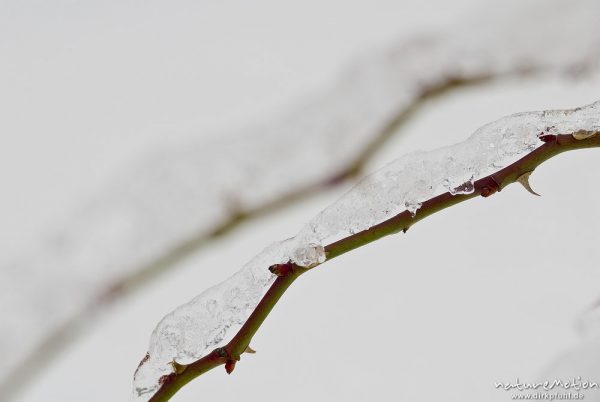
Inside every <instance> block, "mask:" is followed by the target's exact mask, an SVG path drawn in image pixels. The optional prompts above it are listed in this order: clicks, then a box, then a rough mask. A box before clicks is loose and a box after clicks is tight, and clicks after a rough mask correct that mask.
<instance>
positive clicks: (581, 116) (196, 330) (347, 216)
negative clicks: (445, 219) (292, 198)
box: [132, 101, 600, 401]
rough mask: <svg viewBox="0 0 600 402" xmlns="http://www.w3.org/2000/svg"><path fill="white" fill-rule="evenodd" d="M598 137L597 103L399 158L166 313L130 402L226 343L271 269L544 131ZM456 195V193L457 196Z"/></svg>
mask: <svg viewBox="0 0 600 402" xmlns="http://www.w3.org/2000/svg"><path fill="white" fill-rule="evenodd" d="M581 130H585V131H588V132H600V101H599V102H596V103H594V104H591V105H588V106H585V107H582V108H577V109H573V110H553V111H542V112H528V113H519V114H515V115H511V116H508V117H505V118H502V119H500V120H497V121H495V122H492V123H489V124H487V125H485V126H483V127H481V128H479V129H478V130H477V131H476V132H475V133H474V134H473V135H471V137H470V138H468V139H467V140H466V141H464V142H461V143H458V144H455V145H452V146H447V147H443V148H439V149H437V150H434V151H429V152H418V153H413V154H409V155H406V156H404V157H401V158H399V159H397V160H395V161H393V162H391V163H390V164H388V165H387V166H385V167H384V168H382V169H380V170H378V171H376V172H375V173H373V174H371V175H370V176H368V177H366V178H365V179H363V180H362V181H361V182H359V183H358V185H356V186H355V187H354V188H353V189H351V190H350V191H349V192H347V193H346V194H345V195H343V196H342V197H341V198H340V199H339V200H338V201H336V202H335V203H334V204H332V205H331V206H329V207H328V208H326V209H325V210H323V211H322V212H321V213H319V214H318V215H317V216H316V217H315V218H313V219H312V220H311V221H310V222H309V223H308V224H307V225H306V226H305V227H304V228H302V230H300V232H299V233H298V234H297V235H296V236H294V237H293V238H290V239H287V240H284V241H281V242H276V243H273V244H272V245H271V246H269V247H268V248H266V249H265V250H263V251H262V252H261V253H260V254H258V255H257V256H256V257H254V258H253V259H252V260H251V261H250V262H248V263H247V264H246V265H244V267H243V268H242V269H241V270H240V271H239V272H238V273H236V274H235V275H233V276H232V277H231V278H229V279H228V280H226V281H224V282H222V283H221V284H219V285H217V286H215V287H213V288H210V289H208V290H206V291H204V292H203V293H201V294H200V295H199V296H197V297H196V298H194V299H193V300H192V301H190V302H189V303H186V304H184V305H182V306H180V307H178V308H177V309H175V310H174V311H173V312H171V313H169V314H168V315H167V316H166V317H164V318H163V319H162V321H161V322H160V323H159V324H158V326H157V327H156V329H155V330H154V332H153V334H152V338H151V341H150V348H149V351H148V353H149V358H148V360H146V361H145V362H144V363H143V364H142V365H141V366H140V367H139V369H138V371H137V372H136V374H135V380H134V389H133V396H132V399H133V400H135V401H146V400H148V399H149V398H150V397H151V396H152V394H153V393H154V392H155V391H156V390H157V389H158V387H159V382H158V380H159V378H160V377H161V376H163V375H166V374H169V373H171V372H172V367H171V365H170V364H169V363H170V362H172V361H173V360H175V361H176V362H177V363H180V364H189V363H191V362H193V361H195V360H197V359H199V358H201V357H203V356H204V355H206V354H207V353H208V352H210V351H211V350H213V349H214V348H216V347H219V346H223V345H225V344H226V343H227V342H228V341H229V340H230V339H231V338H232V337H233V335H234V334H235V333H236V332H237V330H238V329H239V328H240V327H241V326H242V324H243V323H244V322H245V321H246V319H247V318H248V316H249V315H250V313H251V312H252V310H253V309H254V308H255V307H256V305H257V304H258V302H259V301H260V299H261V297H262V296H263V295H264V294H265V292H266V290H267V289H268V288H269V286H270V285H271V284H272V282H273V280H274V278H275V277H274V275H272V274H271V273H270V271H269V270H268V267H269V266H271V265H273V264H280V263H286V262H289V261H293V262H295V263H297V264H298V265H301V266H306V267H312V266H315V265H318V264H320V263H322V262H323V261H325V259H326V255H325V253H324V249H323V246H325V245H326V244H328V243H329V242H331V241H335V240H339V239H341V238H344V237H347V236H349V235H351V234H354V233H357V232H360V231H362V230H365V229H368V228H370V227H371V226H374V225H376V224H378V223H381V222H383V221H385V220H387V219H389V218H391V217H393V216H394V215H396V214H398V213H401V212H403V211H405V210H408V211H410V212H411V213H412V214H413V215H414V214H418V213H419V211H418V210H419V208H420V206H421V203H422V202H423V201H425V200H427V199H429V198H432V197H434V196H436V195H439V194H442V193H445V192H448V191H450V192H451V193H454V194H461V193H465V192H469V191H473V181H474V180H477V179H479V178H482V177H484V176H487V175H489V174H491V173H493V172H495V171H498V170H500V169H502V168H504V167H506V166H507V165H509V164H511V163H513V162H515V161H516V160H518V159H520V158H521V157H523V156H525V155H526V154H528V153H530V152H531V151H533V150H534V149H536V148H537V147H538V146H540V145H541V144H543V142H542V141H541V140H540V139H539V135H540V134H541V133H546V134H573V133H576V132H580V131H581ZM457 189H458V190H457Z"/></svg>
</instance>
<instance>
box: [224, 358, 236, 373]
mask: <svg viewBox="0 0 600 402" xmlns="http://www.w3.org/2000/svg"><path fill="white" fill-rule="evenodd" d="M233 369H235V360H227V363H225V371H227V374H231V373H232V372H233Z"/></svg>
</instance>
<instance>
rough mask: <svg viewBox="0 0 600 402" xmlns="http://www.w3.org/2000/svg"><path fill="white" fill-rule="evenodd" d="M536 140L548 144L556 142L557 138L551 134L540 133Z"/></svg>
mask: <svg viewBox="0 0 600 402" xmlns="http://www.w3.org/2000/svg"><path fill="white" fill-rule="evenodd" d="M538 138H539V139H540V141H542V142H550V141H556V138H557V137H556V136H555V135H553V134H544V132H541V133H539V134H538Z"/></svg>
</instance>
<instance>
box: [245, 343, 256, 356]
mask: <svg viewBox="0 0 600 402" xmlns="http://www.w3.org/2000/svg"><path fill="white" fill-rule="evenodd" d="M244 353H251V354H254V353H256V350H254V349H252V348H251V347H250V345H248V346H246V349H244Z"/></svg>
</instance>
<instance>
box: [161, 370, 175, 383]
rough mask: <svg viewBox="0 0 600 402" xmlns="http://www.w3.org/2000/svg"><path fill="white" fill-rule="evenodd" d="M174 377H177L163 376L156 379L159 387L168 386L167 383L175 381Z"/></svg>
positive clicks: (172, 374) (173, 374) (173, 375)
mask: <svg viewBox="0 0 600 402" xmlns="http://www.w3.org/2000/svg"><path fill="white" fill-rule="evenodd" d="M175 377H177V374H175V373H171V374H165V375H163V376H161V377H160V378H159V379H158V384H159V385H165V384H168V383H170V382H172V381H173V380H174V379H175Z"/></svg>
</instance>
